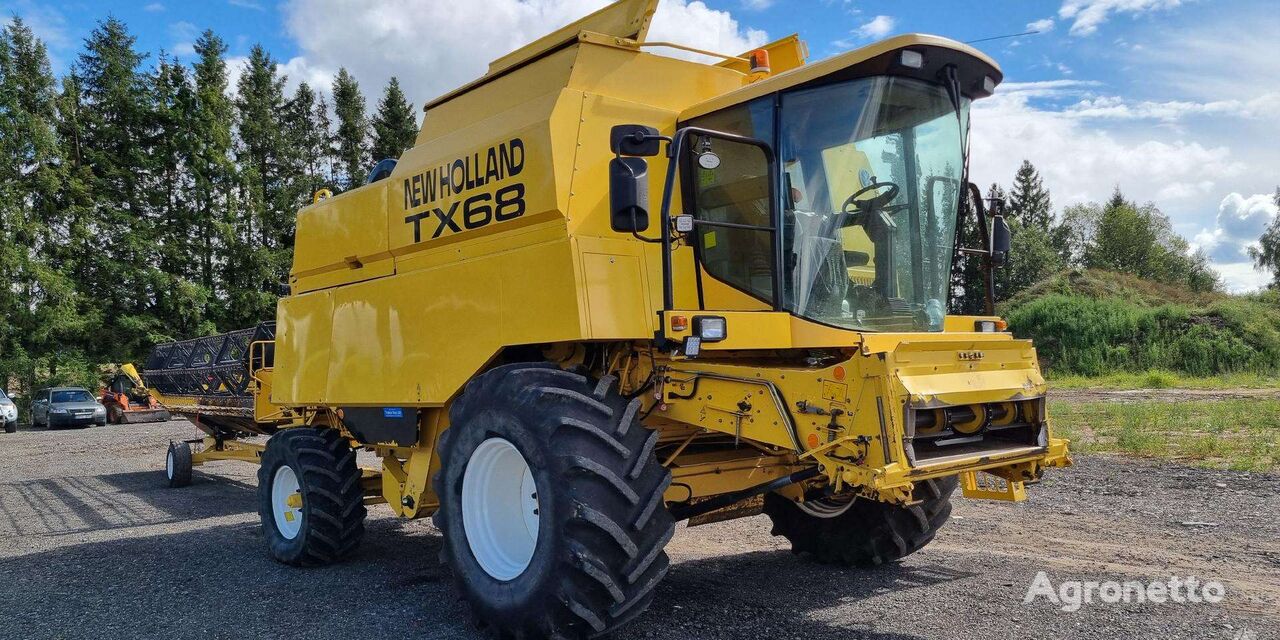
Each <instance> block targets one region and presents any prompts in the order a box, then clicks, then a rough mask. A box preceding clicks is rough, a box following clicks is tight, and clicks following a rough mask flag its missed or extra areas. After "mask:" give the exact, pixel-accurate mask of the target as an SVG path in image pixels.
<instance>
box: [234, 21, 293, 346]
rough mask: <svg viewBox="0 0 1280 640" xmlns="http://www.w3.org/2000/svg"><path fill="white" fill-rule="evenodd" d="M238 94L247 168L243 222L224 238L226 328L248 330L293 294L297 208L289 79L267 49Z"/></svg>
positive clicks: (243, 170) (241, 196) (255, 57)
mask: <svg viewBox="0 0 1280 640" xmlns="http://www.w3.org/2000/svg"><path fill="white" fill-rule="evenodd" d="M237 89H238V91H237V96H236V128H237V133H238V143H237V151H236V159H237V162H238V164H239V172H238V177H239V184H240V188H239V190H238V193H237V196H238V202H237V204H236V205H235V214H236V215H235V217H234V218H233V220H232V222H231V224H230V225H229V227H228V230H227V231H228V233H227V234H226V235H225V237H224V240H223V241H224V243H225V245H226V246H225V250H226V254H227V255H228V257H229V259H227V260H226V261H225V262H224V264H223V274H224V279H225V282H226V283H227V308H226V311H225V313H226V315H225V317H224V318H223V324H224V325H230V326H237V327H244V326H250V325H252V324H254V323H257V322H260V321H262V320H264V319H267V318H270V317H271V316H272V315H273V314H274V310H275V300H276V297H277V296H278V295H281V294H283V293H285V292H286V287H285V284H284V283H285V281H286V278H287V274H288V269H289V265H288V261H287V258H286V255H291V251H292V249H291V247H287V246H284V245H283V243H282V240H284V239H287V238H289V237H291V234H292V228H293V223H294V209H293V207H292V206H290V204H291V203H290V202H289V201H288V198H289V192H288V189H287V183H286V180H285V176H284V172H285V167H286V163H287V162H288V157H287V156H288V149H287V147H286V145H285V140H284V133H283V130H282V127H281V122H280V117H281V113H282V111H283V108H284V104H285V99H284V78H282V77H280V76H279V75H278V74H277V73H276V61H275V60H274V59H272V58H271V56H270V54H268V53H267V52H266V50H265V49H263V48H262V46H261V45H255V46H254V47H253V49H252V50H250V52H249V63H248V66H247V67H246V69H245V70H244V73H243V74H242V75H241V76H240V81H239V83H238V85H237Z"/></svg>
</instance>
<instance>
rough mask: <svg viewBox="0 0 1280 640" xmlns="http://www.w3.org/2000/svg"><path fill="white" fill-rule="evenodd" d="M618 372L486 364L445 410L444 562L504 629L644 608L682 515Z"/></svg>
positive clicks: (565, 628) (535, 630) (494, 626)
mask: <svg viewBox="0 0 1280 640" xmlns="http://www.w3.org/2000/svg"><path fill="white" fill-rule="evenodd" d="M614 382H616V380H615V379H614V378H613V377H612V376H609V377H606V378H604V379H602V380H600V381H592V380H589V379H588V378H586V377H585V376H581V375H578V374H576V373H571V372H568V371H563V370H561V369H559V368H558V367H556V366H554V365H550V364H534V363H520V364H512V365H507V366H502V367H498V368H496V369H493V370H490V371H488V372H486V373H484V374H482V375H480V376H478V377H477V378H475V379H474V380H472V381H471V382H470V383H469V384H468V385H467V388H466V390H465V391H464V392H463V394H462V396H461V397H459V398H458V400H457V401H455V402H454V404H453V406H452V408H451V409H450V412H449V416H450V424H451V425H452V426H450V428H449V429H447V430H446V431H445V432H444V434H443V435H442V436H441V439H440V444H439V449H440V458H441V463H442V466H441V469H440V471H439V472H438V473H437V474H436V476H435V478H434V479H433V484H434V486H435V488H436V493H437V495H438V496H439V497H440V509H439V511H437V512H436V515H435V524H436V527H437V528H438V529H440V531H441V532H442V533H443V534H444V549H443V550H442V551H441V559H442V561H444V562H446V563H447V564H448V565H449V566H450V568H451V569H452V571H453V575H454V578H455V581H456V582H457V584H458V588H459V590H460V591H461V592H462V594H463V596H464V597H465V599H466V600H467V601H468V602H469V603H470V605H471V611H472V614H473V615H474V618H475V620H476V621H477V625H479V626H480V627H482V628H487V630H488V631H489V632H490V633H491V634H492V635H494V636H496V637H502V638H506V637H514V638H545V637H556V638H581V637H588V636H595V635H600V634H603V633H607V632H609V631H611V630H613V629H615V628H617V627H619V626H620V625H622V624H624V623H626V622H627V621H629V620H631V619H632V618H634V617H635V616H637V615H639V614H640V613H641V612H642V611H644V609H645V608H647V607H648V606H649V602H650V601H651V600H652V599H653V591H654V587H655V586H656V585H657V584H658V582H659V581H660V580H662V578H663V576H665V575H666V573H667V566H668V560H667V554H666V552H665V551H664V550H663V549H664V547H665V546H666V544H667V542H668V541H669V540H670V539H671V536H672V534H673V532H674V530H675V523H674V521H673V520H672V518H671V515H670V513H668V512H667V509H666V505H665V504H664V502H663V492H664V491H666V489H667V487H668V486H669V485H670V483H671V474H670V473H669V472H668V471H667V470H666V469H665V468H663V467H662V466H661V465H660V464H658V461H657V458H656V457H655V456H654V455H653V447H654V445H655V444H656V443H657V433H656V432H653V431H650V430H648V429H645V428H644V427H643V426H642V425H641V424H640V421H639V419H638V418H637V414H638V412H639V409H640V400H638V399H636V400H631V401H628V400H627V399H625V398H623V397H622V396H621V395H619V394H618V392H617V391H616V390H614V388H613V385H614Z"/></svg>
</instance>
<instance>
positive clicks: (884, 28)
mask: <svg viewBox="0 0 1280 640" xmlns="http://www.w3.org/2000/svg"><path fill="white" fill-rule="evenodd" d="M893 26H894V19H893V17H892V16H876V17H874V18H872V19H870V20H868V21H867V22H864V23H863V24H862V26H860V27H858V28H857V29H854V30H853V31H850V32H849V37H848V38H841V39H840V40H836V41H834V42H832V43H831V46H833V47H835V48H836V49H837V50H844V49H852V48H854V47H856V46H858V45H860V44H861V43H862V42H864V41H866V40H875V39H878V38H883V37H885V36H886V35H889V32H891V31H893Z"/></svg>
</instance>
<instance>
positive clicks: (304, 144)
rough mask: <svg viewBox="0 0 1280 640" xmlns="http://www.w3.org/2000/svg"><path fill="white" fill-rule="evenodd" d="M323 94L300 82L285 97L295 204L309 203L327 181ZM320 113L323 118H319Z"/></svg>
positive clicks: (327, 128) (326, 138)
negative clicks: (319, 94) (287, 99)
mask: <svg viewBox="0 0 1280 640" xmlns="http://www.w3.org/2000/svg"><path fill="white" fill-rule="evenodd" d="M325 108H326V107H325V105H324V103H323V98H321V101H320V102H317V96H316V93H315V91H314V90H312V89H311V86H310V85H308V84H307V83H305V82H303V83H301V84H299V85H298V88H297V90H296V91H294V93H293V97H292V98H290V99H289V104H288V106H286V107H285V113H284V135H285V140H286V143H287V145H288V147H289V149H290V151H291V155H290V157H291V162H290V167H289V178H290V181H291V189H292V196H291V197H292V200H293V202H294V205H295V206H296V207H302V206H305V205H307V204H310V202H311V198H312V197H313V195H314V194H315V192H316V191H317V190H319V189H320V188H321V187H324V186H325V185H326V184H328V175H327V174H326V171H325V167H326V164H327V160H328V156H329V154H330V151H329V143H330V133H329V120H328V116H327V114H324V113H323V111H321V110H322V109H325ZM322 116H323V118H322Z"/></svg>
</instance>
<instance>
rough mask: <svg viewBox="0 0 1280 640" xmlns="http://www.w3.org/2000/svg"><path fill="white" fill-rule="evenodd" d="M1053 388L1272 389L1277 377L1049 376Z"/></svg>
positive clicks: (1169, 373) (1146, 373)
mask: <svg viewBox="0 0 1280 640" xmlns="http://www.w3.org/2000/svg"><path fill="white" fill-rule="evenodd" d="M1048 378H1049V386H1050V387H1052V388H1054V389H1272V388H1276V387H1280V378H1277V377H1276V376H1274V375H1265V374H1261V373H1249V372H1237V373H1224V374H1222V375H1217V376H1209V377H1205V376H1190V375H1185V374H1181V373H1176V372H1173V371H1166V370H1163V369H1153V370H1150V371H1117V372H1114V373H1110V374H1107V375H1102V376H1080V375H1056V374H1054V373H1053V372H1050V373H1049V376H1048Z"/></svg>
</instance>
